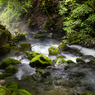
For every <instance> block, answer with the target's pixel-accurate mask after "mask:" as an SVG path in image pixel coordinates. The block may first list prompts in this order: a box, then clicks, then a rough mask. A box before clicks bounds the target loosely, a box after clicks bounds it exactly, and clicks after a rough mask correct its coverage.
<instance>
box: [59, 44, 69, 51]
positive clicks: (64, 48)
mask: <svg viewBox="0 0 95 95" xmlns="http://www.w3.org/2000/svg"><path fill="white" fill-rule="evenodd" d="M58 49H60V50H67V49H69V47H68V46H67V45H65V44H63V43H61V44H60V45H59V46H58Z"/></svg>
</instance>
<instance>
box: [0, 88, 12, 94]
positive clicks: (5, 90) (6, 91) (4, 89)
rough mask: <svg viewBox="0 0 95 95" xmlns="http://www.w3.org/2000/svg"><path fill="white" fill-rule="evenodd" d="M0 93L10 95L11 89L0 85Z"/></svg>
mask: <svg viewBox="0 0 95 95" xmlns="http://www.w3.org/2000/svg"><path fill="white" fill-rule="evenodd" d="M0 95H11V91H10V90H9V89H8V88H6V87H5V86H1V87H0Z"/></svg>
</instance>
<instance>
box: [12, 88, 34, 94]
mask: <svg viewBox="0 0 95 95" xmlns="http://www.w3.org/2000/svg"><path fill="white" fill-rule="evenodd" d="M11 95H32V94H30V93H29V92H27V91H26V90H24V89H19V90H16V91H14V92H13V93H12V94H11Z"/></svg>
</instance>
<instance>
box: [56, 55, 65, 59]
mask: <svg viewBox="0 0 95 95" xmlns="http://www.w3.org/2000/svg"><path fill="white" fill-rule="evenodd" d="M57 58H66V57H65V56H64V55H59V56H57Z"/></svg>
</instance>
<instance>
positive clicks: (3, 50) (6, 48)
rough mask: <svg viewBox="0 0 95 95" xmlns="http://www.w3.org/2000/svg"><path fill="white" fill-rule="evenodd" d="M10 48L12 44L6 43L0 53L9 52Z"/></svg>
mask: <svg viewBox="0 0 95 95" xmlns="http://www.w3.org/2000/svg"><path fill="white" fill-rule="evenodd" d="M9 50H10V44H9V43H6V44H5V45H4V46H3V47H2V48H1V49H0V53H7V52H8V51H9Z"/></svg>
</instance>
